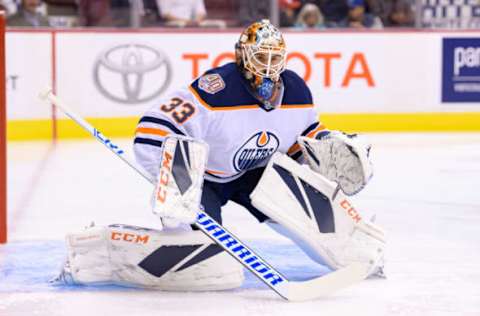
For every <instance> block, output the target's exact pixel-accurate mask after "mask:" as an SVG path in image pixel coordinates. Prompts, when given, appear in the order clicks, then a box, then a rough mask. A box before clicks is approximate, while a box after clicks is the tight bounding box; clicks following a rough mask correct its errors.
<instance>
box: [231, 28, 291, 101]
mask: <svg viewBox="0 0 480 316" xmlns="http://www.w3.org/2000/svg"><path fill="white" fill-rule="evenodd" d="M235 57H236V62H237V65H238V66H239V67H240V69H241V70H242V72H243V74H244V76H245V78H246V79H247V80H249V81H250V83H251V85H252V88H253V89H254V92H255V93H256V94H257V95H258V96H259V97H260V98H261V99H263V100H271V99H273V98H274V97H275V95H274V93H275V91H276V89H275V88H278V85H280V84H281V80H280V74H281V73H282V72H283V70H284V69H285V57H286V50H285V41H284V40H283V37H282V34H281V33H280V31H279V30H278V29H277V28H275V27H274V26H273V25H272V24H271V23H270V21H268V20H262V21H260V22H255V23H253V24H251V25H250V26H248V27H247V28H246V29H245V30H244V31H243V32H242V34H241V35H240V39H239V40H238V42H237V44H236V45H235Z"/></svg>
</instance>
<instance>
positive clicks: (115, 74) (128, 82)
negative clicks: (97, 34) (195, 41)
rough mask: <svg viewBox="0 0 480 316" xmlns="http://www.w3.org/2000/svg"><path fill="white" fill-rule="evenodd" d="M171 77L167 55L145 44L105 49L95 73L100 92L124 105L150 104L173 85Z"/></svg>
mask: <svg viewBox="0 0 480 316" xmlns="http://www.w3.org/2000/svg"><path fill="white" fill-rule="evenodd" d="M171 76H172V66H171V64H170V61H169V60H168V58H167V55H166V54H165V53H163V52H162V51H160V50H158V49H155V48H152V47H150V46H147V45H142V44H123V45H118V46H115V47H112V48H108V49H106V50H104V51H103V52H102V53H101V54H100V55H99V56H98V57H97V60H96V61H95V66H94V71H93V77H94V82H95V85H96V86H97V89H98V90H99V91H100V92H101V93H102V94H103V95H104V96H105V97H107V98H108V99H110V100H113V101H116V102H120V103H123V104H136V103H141V102H147V101H150V100H152V99H154V98H155V97H157V96H159V95H161V94H162V93H163V92H164V91H165V90H166V89H167V88H168V86H169V85H170V81H171ZM146 81H147V82H149V83H150V82H151V83H150V84H146Z"/></svg>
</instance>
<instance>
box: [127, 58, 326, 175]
mask: <svg viewBox="0 0 480 316" xmlns="http://www.w3.org/2000/svg"><path fill="white" fill-rule="evenodd" d="M281 78H282V80H283V84H284V92H283V98H282V103H281V106H280V107H277V108H276V109H273V110H269V109H268V108H267V107H265V106H264V105H263V104H261V103H260V102H259V101H258V100H257V99H256V98H254V97H253V95H252V94H251V93H250V92H249V88H248V82H247V81H246V80H245V79H244V77H243V75H242V73H241V72H240V71H239V70H238V69H237V66H236V65H235V64H234V63H230V64H227V65H225V66H222V67H218V68H214V69H212V70H210V71H208V72H206V73H205V74H204V75H202V76H201V77H199V78H198V79H196V80H195V81H194V82H193V83H192V84H191V85H190V86H188V87H187V88H184V89H180V90H178V91H175V92H173V93H172V94H170V95H168V96H167V97H166V98H165V99H164V100H163V102H160V103H158V104H156V105H154V106H153V107H152V108H150V109H149V110H148V111H147V112H146V113H145V114H144V116H143V117H142V118H141V119H140V121H139V124H138V126H137V130H136V136H135V140H134V152H135V156H136V159H137V161H138V162H139V163H140V164H141V165H142V166H143V167H144V168H145V169H146V170H147V171H148V172H149V173H151V174H152V175H154V176H157V173H158V170H159V165H160V159H161V156H162V155H161V146H162V142H163V140H164V138H165V137H166V136H167V135H169V134H172V133H173V134H179V135H186V136H189V137H192V138H197V139H201V140H203V141H205V142H206V143H207V144H208V145H209V147H210V152H209V157H208V162H207V170H206V174H205V178H206V179H207V180H209V181H214V182H228V181H231V180H234V179H236V178H238V177H239V176H241V175H242V174H243V173H245V171H247V170H251V169H254V168H258V167H263V166H265V165H266V164H267V162H268V159H269V157H270V156H271V155H272V154H273V153H274V152H275V151H279V152H282V153H288V154H289V155H291V156H292V157H293V158H295V159H297V158H299V156H301V151H300V150H299V146H298V145H297V144H296V140H297V137H298V136H300V135H304V136H305V135H307V136H309V137H314V136H315V135H316V134H317V133H319V132H321V131H322V130H324V127H323V126H322V125H321V124H320V123H319V122H318V116H317V114H316V112H315V110H314V108H313V101H312V96H311V93H310V90H309V89H308V87H307V86H306V84H305V82H304V81H303V80H302V79H301V78H300V77H298V76H297V75H296V74H295V73H294V72H292V71H289V70H285V71H284V72H283V73H282V74H281Z"/></svg>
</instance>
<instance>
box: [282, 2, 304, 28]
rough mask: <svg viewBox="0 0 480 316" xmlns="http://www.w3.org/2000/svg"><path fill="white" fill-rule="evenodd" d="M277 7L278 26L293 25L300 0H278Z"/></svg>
mask: <svg viewBox="0 0 480 316" xmlns="http://www.w3.org/2000/svg"><path fill="white" fill-rule="evenodd" d="M278 7H279V9H280V26H282V27H291V26H294V24H295V22H296V16H297V13H298V12H299V11H300V8H301V7H302V2H301V1H300V0H278Z"/></svg>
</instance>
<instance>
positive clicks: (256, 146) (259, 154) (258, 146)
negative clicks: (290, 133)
mask: <svg viewBox="0 0 480 316" xmlns="http://www.w3.org/2000/svg"><path fill="white" fill-rule="evenodd" d="M279 145H280V142H279V141H278V137H277V136H275V134H273V133H272V132H268V131H262V132H258V133H256V134H254V135H253V136H252V137H250V138H249V139H248V140H247V141H246V142H245V143H244V144H243V145H242V146H241V147H240V149H238V150H237V152H236V153H235V156H234V157H233V166H234V168H235V170H237V171H239V172H240V171H244V170H248V169H253V168H255V167H257V166H260V165H261V163H262V162H266V161H267V159H268V158H269V157H270V156H271V155H273V153H274V152H275V151H276V150H277V149H278V146H279Z"/></svg>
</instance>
